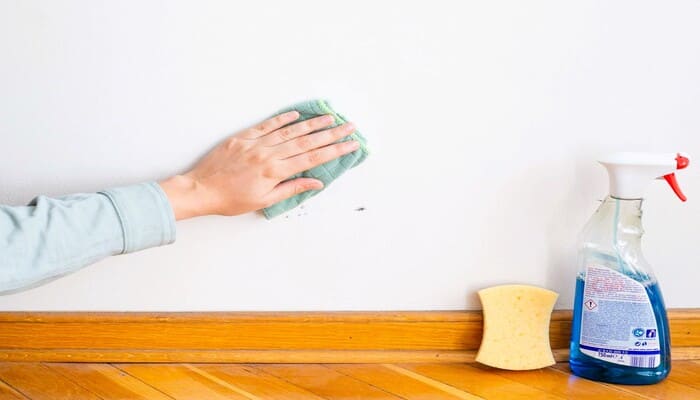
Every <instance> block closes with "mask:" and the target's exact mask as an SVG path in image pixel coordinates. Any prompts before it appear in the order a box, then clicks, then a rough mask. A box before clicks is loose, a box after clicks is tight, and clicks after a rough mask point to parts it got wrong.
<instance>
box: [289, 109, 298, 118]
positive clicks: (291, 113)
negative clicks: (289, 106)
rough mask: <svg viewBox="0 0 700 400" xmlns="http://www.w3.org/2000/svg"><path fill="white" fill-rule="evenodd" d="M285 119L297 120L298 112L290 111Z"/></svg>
mask: <svg viewBox="0 0 700 400" xmlns="http://www.w3.org/2000/svg"><path fill="white" fill-rule="evenodd" d="M287 117H288V118H290V119H297V118H299V112H298V111H292V112H290V113H289V115H288V116H287Z"/></svg>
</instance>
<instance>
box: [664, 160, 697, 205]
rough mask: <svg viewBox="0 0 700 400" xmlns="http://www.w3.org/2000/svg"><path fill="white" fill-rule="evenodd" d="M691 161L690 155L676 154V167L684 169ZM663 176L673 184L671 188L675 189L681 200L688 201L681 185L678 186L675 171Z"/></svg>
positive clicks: (674, 191)
mask: <svg viewBox="0 0 700 400" xmlns="http://www.w3.org/2000/svg"><path fill="white" fill-rule="evenodd" d="M689 163H690V160H688V157H685V156H683V155H681V154H680V153H679V154H678V155H677V156H676V169H677V170H678V169H683V168H685V167H687V166H688V164H689ZM663 178H664V179H665V180H666V182H668V184H669V185H670V186H671V189H673V193H675V194H676V196H678V198H679V199H681V201H686V200H688V198H687V197H685V195H684V194H683V192H682V191H681V187H680V186H678V181H677V180H676V174H675V173H674V172H671V173H670V174H666V175H664V176H663Z"/></svg>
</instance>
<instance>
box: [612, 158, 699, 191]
mask: <svg viewBox="0 0 700 400" xmlns="http://www.w3.org/2000/svg"><path fill="white" fill-rule="evenodd" d="M600 163H601V164H603V166H605V168H607V170H608V175H609V176H610V195H611V196H613V197H616V198H619V199H641V198H642V197H644V190H645V189H646V187H647V185H648V184H649V182H650V181H652V180H654V179H662V178H663V179H665V180H666V182H668V184H669V185H670V186H671V189H673V192H674V193H675V194H676V195H677V196H678V198H679V199H681V201H686V197H685V195H684V194H683V192H682V191H681V188H680V186H679V185H678V181H677V180H676V174H675V171H677V170H680V169H684V168H686V167H687V166H688V164H689V163H690V160H689V158H688V156H687V155H684V154H681V153H677V154H673V153H666V154H651V153H616V154H612V155H610V156H607V157H605V158H604V159H602V160H600Z"/></svg>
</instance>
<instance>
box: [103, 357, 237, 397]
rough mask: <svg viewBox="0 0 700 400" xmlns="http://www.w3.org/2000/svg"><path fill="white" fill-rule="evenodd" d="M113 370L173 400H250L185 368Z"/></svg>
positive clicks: (160, 366) (127, 367) (142, 366)
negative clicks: (120, 371)
mask: <svg viewBox="0 0 700 400" xmlns="http://www.w3.org/2000/svg"><path fill="white" fill-rule="evenodd" d="M116 367H117V368H119V369H120V370H122V371H124V372H126V373H127V374H129V375H131V376H133V377H135V378H138V379H139V380H141V381H143V382H145V383H147V384H148V385H150V386H152V387H154V388H156V389H158V390H159V391H161V392H163V393H165V394H167V395H168V396H170V397H172V398H175V399H207V400H219V399H248V400H250V397H248V396H246V395H244V394H241V393H240V392H238V391H236V390H233V389H232V388H230V387H227V386H225V385H221V384H219V383H218V382H215V381H212V380H210V379H208V378H207V377H205V376H202V375H201V374H198V373H197V372H195V371H192V370H191V369H190V368H188V367H187V366H186V365H179V364H157V365H154V364H120V365H117V366H116Z"/></svg>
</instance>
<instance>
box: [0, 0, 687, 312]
mask: <svg viewBox="0 0 700 400" xmlns="http://www.w3.org/2000/svg"><path fill="white" fill-rule="evenodd" d="M698 21H700V2H697V1H668V2H643V1H642V2H640V1H615V2H609V1H600V2H562V1H554V0H553V1H534V2H519V1H499V2H495V1H489V2H475V1H474V2H458V1H454V2H447V1H431V2H393V3H392V2H379V1H373V2H367V3H362V2H329V1H295V2H285V1H272V2H267V3H265V2H253V1H249V2H231V1H221V2H214V1H189V2H186V1H162V2H156V1H146V2H142V1H120V2H114V1H112V2H101V1H91V0H90V1H88V0H85V1H62V2H55V1H48V0H47V1H7V0H0V57H1V59H0V202H3V203H10V204H23V203H26V202H27V201H29V200H30V199H31V198H32V197H34V196H35V195H36V194H51V195H58V194H62V193H70V192H76V191H94V190H97V189H100V188H103V187H107V186H112V185H121V184H127V183H134V182H139V181H144V180H154V179H161V178H163V177H166V176H168V174H172V173H176V172H181V171H183V170H185V169H186V168H187V167H188V166H190V165H192V163H193V162H194V161H195V160H196V159H197V158H198V157H199V156H201V155H202V154H204V152H205V151H206V150H207V149H209V148H211V147H212V146H214V145H215V144H216V143H217V142H218V141H219V140H221V139H222V138H224V137H225V136H226V135H228V134H230V133H233V132H235V131H236V130H238V129H241V128H244V127H246V126H247V125H249V124H251V123H252V122H254V121H257V120H259V119H261V118H263V117H266V116H267V115H269V114H270V113H272V112H273V111H275V110H276V109H278V108H281V107H283V106H286V105H288V104H289V103H292V102H296V101H299V100H303V99H308V98H315V97H324V98H329V99H331V100H332V101H333V103H334V104H335V106H337V108H338V109H339V110H340V111H341V112H344V113H345V114H347V115H348V116H351V117H352V118H353V119H354V121H355V122H356V123H357V125H358V126H359V127H360V128H361V130H362V131H363V132H364V134H365V135H366V137H367V138H368V139H369V140H370V145H371V147H372V149H373V154H372V156H371V157H370V158H369V159H368V161H367V162H366V163H365V164H363V165H362V166H360V167H358V168H357V169H356V170H353V171H352V172H350V173H348V174H347V175H346V176H345V177H343V178H342V179H341V180H339V181H338V182H337V183H335V184H333V185H332V186H331V187H330V189H329V190H328V191H326V192H325V193H323V194H322V195H320V196H318V197H316V198H314V199H313V200H312V201H309V202H308V203H307V206H306V207H305V208H304V210H302V211H294V212H292V213H291V214H290V215H289V218H285V217H280V218H278V219H275V220H273V221H271V222H267V221H266V220H265V219H264V218H262V217H261V216H260V215H255V214H250V215H246V216H242V217H237V218H222V217H209V218H202V219H197V220H189V221H185V222H182V223H178V241H177V243H176V244H174V245H172V246H169V247H164V248H158V249H153V250H149V251H145V252H142V253H138V254H132V255H126V256H119V257H114V258H111V259H108V260H105V261H103V262H100V263H98V264H96V265H93V266H91V267H88V268H86V269H84V270H82V271H80V272H79V273H76V274H74V275H71V276H69V277H66V278H63V279H60V280H57V281H54V282H53V283H50V284H48V285H46V286H43V287H40V288H37V289H33V290H30V291H27V292H23V293H20V294H15V295H10V296H4V297H0V309H2V310H385V309H464V308H478V307H479V303H478V300H477V298H476V296H475V294H474V292H475V290H477V289H479V288H482V287H485V286H488V285H494V284H501V283H510V282H522V283H530V284H536V285H543V286H546V287H548V288H551V289H553V290H556V291H558V292H560V293H561V297H560V301H559V303H558V305H557V306H558V307H559V308H569V307H571V304H572V303H571V300H572V289H573V285H574V268H575V265H574V264H575V254H574V251H573V250H574V246H575V240H576V235H577V233H578V231H579V230H580V229H581V227H582V226H583V224H584V223H585V221H586V220H587V218H588V217H589V215H590V214H591V213H592V212H593V211H594V209H595V207H596V205H597V202H596V201H597V199H600V198H602V197H603V196H604V195H605V193H606V189H607V180H606V176H605V172H604V170H603V169H602V168H601V167H600V166H598V165H597V164H596V163H595V158H596V156H597V155H599V154H602V153H606V152H609V151H616V150H647V151H664V152H667V151H670V152H674V151H686V152H689V153H690V154H691V155H692V154H695V155H696V156H697V157H700V135H698V133H700V74H699V71H700V40H698V38H700V24H698ZM698 160H699V161H700V158H699V159H698ZM698 178H700V162H696V163H695V165H693V164H692V163H691V166H690V168H689V169H688V170H686V171H683V172H682V173H680V174H679V180H680V182H681V185H682V186H683V187H684V189H685V191H686V193H687V195H688V197H689V199H690V200H689V201H688V202H687V203H686V204H682V203H681V202H680V201H678V200H677V199H676V198H675V197H674V195H673V193H672V192H671V191H670V190H668V188H667V187H666V186H665V183H663V182H657V183H655V185H654V186H653V188H651V189H650V191H649V196H648V200H647V201H646V202H645V206H646V209H645V226H646V228H647V232H648V233H647V235H646V237H645V250H646V254H647V256H648V258H649V260H650V261H651V262H652V264H653V265H655V267H656V272H657V275H658V277H659V279H660V281H661V284H662V287H663V288H664V293H665V296H666V300H667V305H669V306H671V307H693V306H694V307H699V306H700V295H698V290H697V284H698V277H699V276H700V272H699V270H700V267H699V265H698V262H699V261H700V247H699V246H697V240H698V239H697V238H698V229H699V228H698V227H699V226H700V181H699V179H698ZM358 207H365V209H366V210H365V211H355V209H356V208H358Z"/></svg>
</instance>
